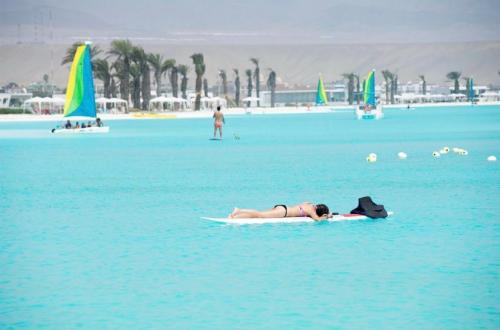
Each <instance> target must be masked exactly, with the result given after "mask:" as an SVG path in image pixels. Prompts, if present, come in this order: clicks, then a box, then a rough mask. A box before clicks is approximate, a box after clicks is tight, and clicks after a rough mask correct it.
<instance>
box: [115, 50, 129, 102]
mask: <svg viewBox="0 0 500 330" xmlns="http://www.w3.org/2000/svg"><path fill="white" fill-rule="evenodd" d="M123 66H124V65H123V61H122V60H119V59H118V60H116V61H114V62H113V64H111V69H113V70H114V74H113V76H115V77H116V78H118V82H119V89H120V96H122V95H125V91H124V84H122V82H123V81H125V80H127V81H128V79H129V78H128V77H129V76H130V74H127V75H125V72H124V71H125V70H124V69H123ZM127 102H128V100H127Z"/></svg>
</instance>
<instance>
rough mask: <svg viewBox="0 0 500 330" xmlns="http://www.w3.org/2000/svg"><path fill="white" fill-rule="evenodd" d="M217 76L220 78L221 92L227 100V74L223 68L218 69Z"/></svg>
mask: <svg viewBox="0 0 500 330" xmlns="http://www.w3.org/2000/svg"><path fill="white" fill-rule="evenodd" d="M219 77H220V78H221V79H222V93H223V94H224V98H225V99H226V101H227V75H226V71H225V70H219Z"/></svg>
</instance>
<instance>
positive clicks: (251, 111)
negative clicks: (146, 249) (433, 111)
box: [0, 102, 500, 122]
mask: <svg viewBox="0 0 500 330" xmlns="http://www.w3.org/2000/svg"><path fill="white" fill-rule="evenodd" d="M491 105H498V106H500V102H482V103H479V104H475V105H474V106H477V107H481V106H491ZM437 106H439V107H469V106H470V104H469V103H421V104H410V107H411V108H419V109H421V108H432V107H437ZM406 107H407V104H390V105H384V106H383V108H384V109H401V110H404V109H406ZM354 109H355V106H354V105H332V106H321V107H316V106H313V107H303V106H301V107H276V108H229V109H225V110H223V112H224V114H225V115H229V116H231V115H280V114H281V115H283V114H305V113H310V114H318V113H332V112H346V111H347V112H348V111H354ZM212 114H213V112H212V111H206V110H203V111H177V112H175V111H172V112H162V113H151V112H131V113H123V114H105V113H103V114H98V116H99V117H100V118H101V119H102V120H104V121H108V120H147V119H190V118H210V117H212ZM62 120H63V115H62V114H57V115H33V114H8V115H0V122H30V121H62Z"/></svg>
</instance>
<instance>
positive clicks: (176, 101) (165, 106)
mask: <svg viewBox="0 0 500 330" xmlns="http://www.w3.org/2000/svg"><path fill="white" fill-rule="evenodd" d="M186 110H189V102H188V101H187V100H185V99H183V98H180V97H166V96H159V97H155V98H154V99H152V100H150V101H149V111H152V112H165V111H186Z"/></svg>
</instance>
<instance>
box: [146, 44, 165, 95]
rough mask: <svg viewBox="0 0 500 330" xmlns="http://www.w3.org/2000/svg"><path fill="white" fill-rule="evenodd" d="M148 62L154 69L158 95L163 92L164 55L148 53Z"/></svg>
mask: <svg viewBox="0 0 500 330" xmlns="http://www.w3.org/2000/svg"><path fill="white" fill-rule="evenodd" d="M148 62H149V65H150V66H151V68H152V69H153V74H154V77H155V84H156V96H160V94H161V76H162V75H163V73H164V71H163V56H161V55H160V54H148Z"/></svg>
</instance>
